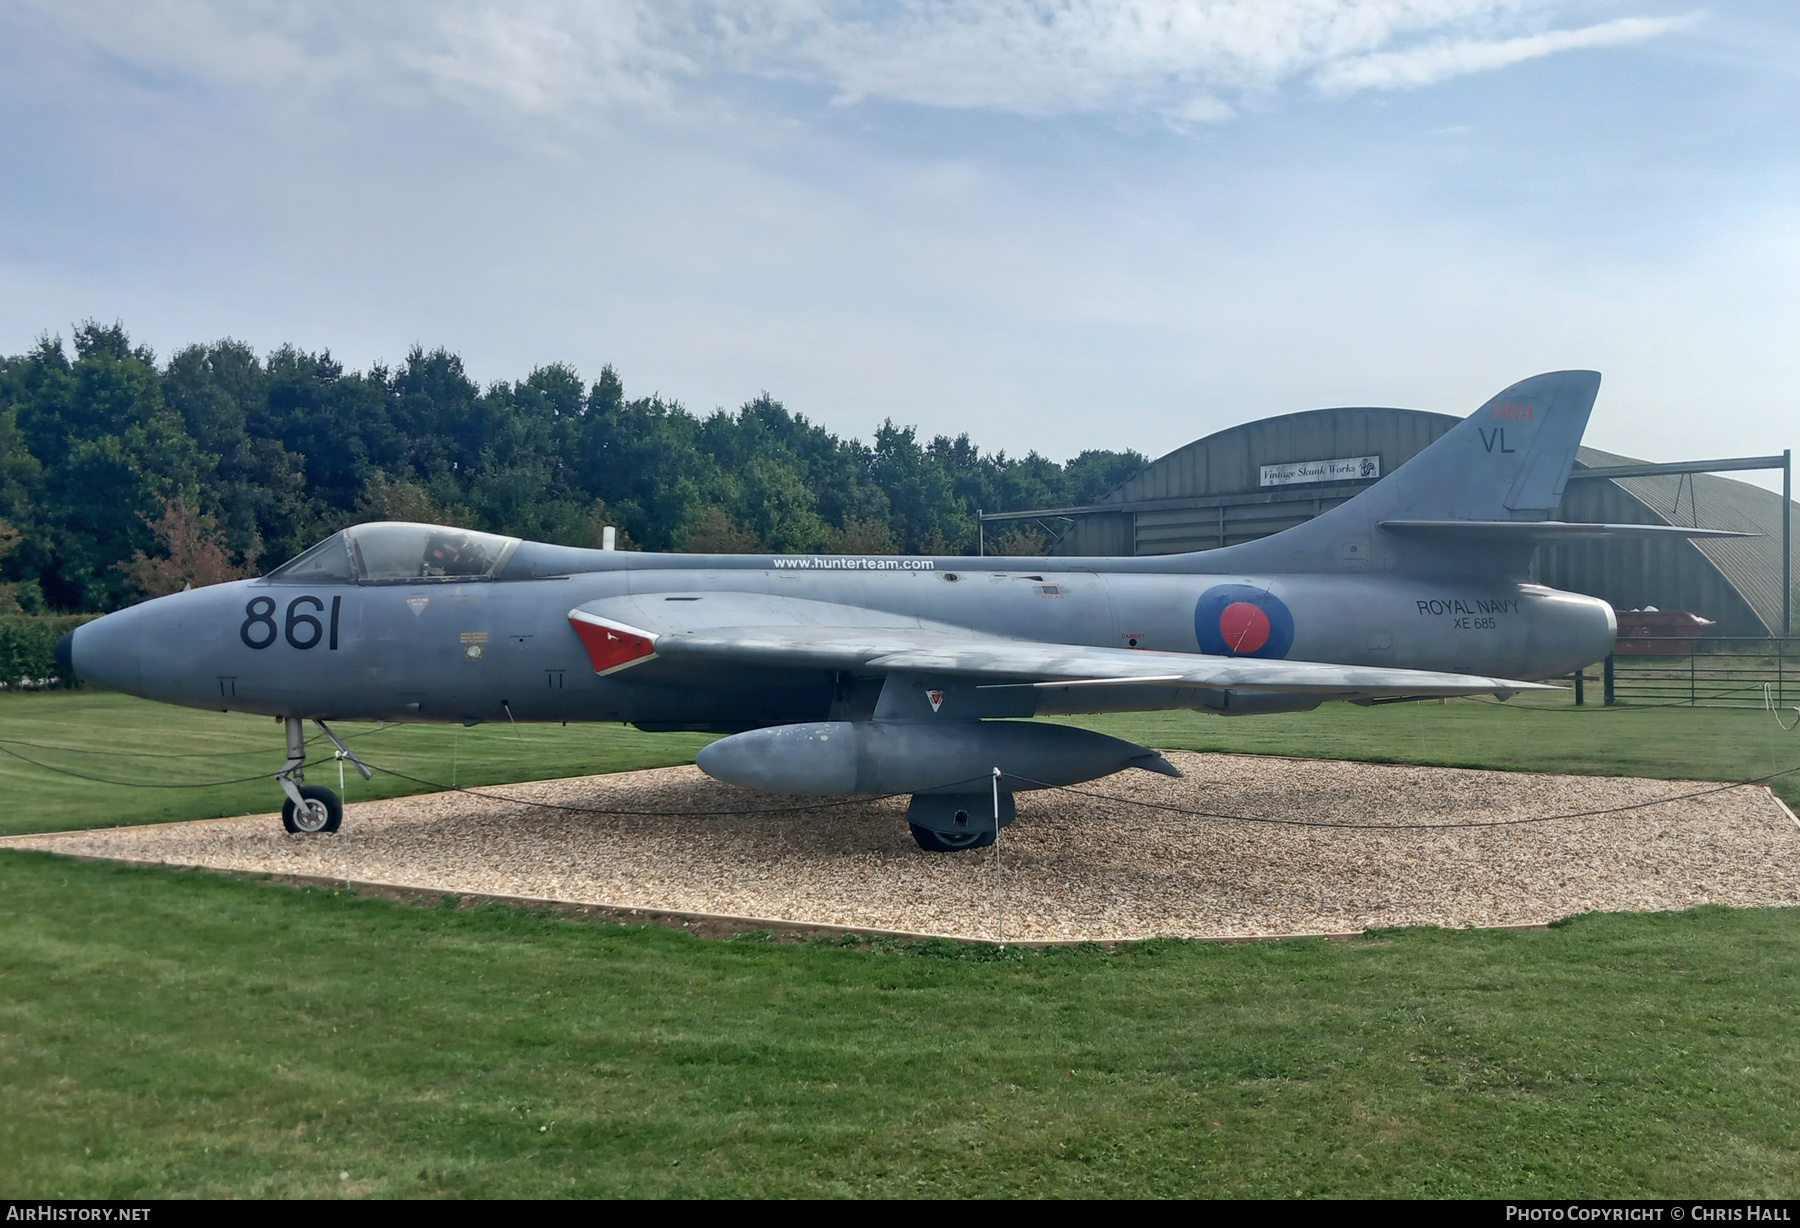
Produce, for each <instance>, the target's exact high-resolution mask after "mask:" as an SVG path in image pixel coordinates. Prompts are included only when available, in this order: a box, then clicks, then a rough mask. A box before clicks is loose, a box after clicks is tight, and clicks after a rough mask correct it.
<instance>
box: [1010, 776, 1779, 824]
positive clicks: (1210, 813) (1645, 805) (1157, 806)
mask: <svg viewBox="0 0 1800 1228" xmlns="http://www.w3.org/2000/svg"><path fill="white" fill-rule="evenodd" d="M1795 772H1800V767H1791V768H1784V769H1782V770H1781V771H1779V772H1770V773H1768V774H1767V775H1764V776H1752V777H1750V778H1749V779H1747V780H1734V781H1732V782H1731V783H1730V784H1723V785H1714V786H1713V787H1712V788H1710V789H1696V790H1694V791H1693V792H1692V793H1679V794H1676V795H1675V796H1674V797H1659V798H1655V799H1653V800H1651V801H1647V802H1632V803H1630V804H1629V805H1624V806H1605V807H1601V808H1600V809H1597V810H1576V811H1571V812H1570V813H1568V814H1542V815H1534V816H1532V817H1530V818H1524V819H1491V820H1488V821H1486V822H1478V823H1325V822H1320V821H1318V820H1316V819H1272V818H1266V817H1263V816H1261V815H1251V814H1227V813H1225V812H1223V811H1214V810H1195V809H1193V808H1191V807H1188V806H1175V805H1171V804H1170V803H1168V802H1147V801H1140V800H1138V799H1137V798H1132V797H1120V796H1119V795H1117V794H1114V793H1099V792H1096V791H1094V790H1092V789H1077V788H1075V787H1074V786H1072V785H1053V784H1048V783H1046V782H1044V781H1041V780H1032V779H1031V778H1030V777H1029V776H1015V777H1014V779H1016V780H1023V781H1026V782H1028V783H1030V784H1034V785H1038V786H1040V787H1042V788H1045V789H1055V790H1057V791H1058V792H1061V793H1073V794H1076V795H1077V796H1080V797H1091V798H1095V799H1097V800H1099V801H1107V802H1119V803H1121V804H1123V805H1126V806H1142V807H1144V808H1146V809H1149V810H1166V811H1169V812H1171V813H1174V814H1185V815H1191V816H1193V817H1195V818H1201V819H1218V820H1220V821H1222V822H1228V823H1262V824H1266V825H1268V826H1271V827H1328V828H1337V829H1341V830H1344V831H1461V830H1466V829H1471V828H1479V827H1525V826H1528V825H1530V824H1533V823H1558V822H1563V821H1567V820H1573V819H1592V818H1603V817H1605V816H1607V815H1612V814H1625V813H1627V812H1629V811H1633V810H1647V809H1649V808H1650V807H1652V806H1666V805H1668V804H1670V803H1671V802H1685V801H1691V800H1692V799H1694V798H1696V797H1708V796H1711V795H1712V794H1714V793H1726V792H1729V791H1730V790H1732V789H1744V788H1748V787H1750V786H1752V785H1762V784H1767V783H1768V782H1769V781H1771V780H1775V779H1776V778H1778V777H1781V776H1789V775H1792V774H1793V773H1795Z"/></svg>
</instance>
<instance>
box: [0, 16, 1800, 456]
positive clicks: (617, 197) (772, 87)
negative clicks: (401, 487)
mask: <svg viewBox="0 0 1800 1228" xmlns="http://www.w3.org/2000/svg"><path fill="white" fill-rule="evenodd" d="M1797 78H1800V10H1797V9H1796V8H1795V7H1794V6H1793V5H1792V4H1791V3H1780V2H1774V3H1766V4H1761V5H1758V4H1753V3H1746V4H1733V5H1731V6H1729V7H1726V6H1720V7H1717V8H1701V7H1696V6H1693V5H1687V4H1680V3H1665V2H1663V0H1596V2H1590V3H1577V2H1566V3H1558V2H1553V0H1260V2H1250V0H1221V2H1207V0H1192V2H1189V3H1169V2H1167V0H1130V2H1126V3H1119V4H1111V5H1105V4H1085V3H1076V2H1074V0H1067V2H1064V3H1040V2H1036V0H986V2H984V3H965V2H963V0H939V2H923V0H921V2H915V3H902V4H890V5H880V4H863V3H832V2H830V0H743V2H742V3H737V4H732V5H715V4H706V3H684V2H682V0H665V2H664V3H657V4H638V3H632V2H629V0H606V2H601V3H584V4H568V3H520V4H508V5H486V4H479V3H458V2H445V3H418V4H413V3H406V2H403V0H396V2H394V3H389V4H385V5H381V6H372V5H354V4H338V5H333V4H323V3H322V4H315V5H310V6H293V5H285V4H272V3H270V4H259V3H254V2H249V0H245V2H241V3H235V4H229V5H227V4H210V3H197V2H194V3H177V2H173V0H140V2H137V3H119V4H113V3H69V2H67V0H65V2H63V3H41V2H39V0H11V3H9V4H7V5H6V6H4V7H3V8H0V350H3V351H4V352H13V353H16V352H18V351H19V350H21V349H23V348H25V347H26V346H28V345H29V344H30V343H31V341H32V340H33V338H35V337H36V336H38V335H39V334H41V333H43V332H46V331H50V332H62V333H64V334H65V335H66V333H67V331H68V328H69V325H70V323H71V322H72V321H75V320H79V319H82V318H86V317H90V316H92V317H98V318H102V319H112V318H115V317H116V318H119V319H122V320H124V321H125V323H126V324H127V325H128V327H129V328H130V329H131V330H132V332H133V334H134V335H135V336H136V337H138V338H139V339H140V340H142V341H145V342H147V343H149V344H150V345H152V346H154V347H155V348H156V349H157V350H158V351H159V352H161V353H166V352H167V351H168V350H169V349H170V348H171V347H173V346H175V345H178V344H183V343H186V342H189V341H193V340H199V339H211V338H215V337H220V336H226V335H229V336H235V337H239V338H242V339H244V340H246V341H249V342H250V343H252V344H253V345H255V346H256V347H257V348H258V349H263V350H267V349H269V348H272V347H274V346H275V345H278V344H280V343H283V342H293V343H295V344H297V345H300V346H302V347H305V348H309V349H317V348H324V347H329V348H330V349H331V350H332V351H333V352H334V353H336V354H337V355H338V356H339V357H340V358H342V359H343V360H344V361H346V362H347V363H349V364H351V365H355V366H362V365H365V364H367V363H369V362H370V361H373V360H376V359H387V360H390V361H392V360H394V359H397V358H399V357H401V356H403V355H404V353H405V351H406V350H407V348H408V347H409V346H410V345H412V344H413V343H414V342H421V343H423V344H425V345H427V346H434V345H440V344H441V345H444V346H447V347H449V348H451V349H453V350H456V351H458V352H460V353H461V354H462V355H463V357H464V360H465V362H466V363H467V364H468V367H469V369H470V371H471V373H472V374H474V375H475V376H476V377H477V378H479V379H483V380H488V379H496V378H508V377H514V376H521V375H523V374H525V373H526V372H528V371H529V370H530V369H531V368H532V367H533V366H535V365H539V364H542V363H547V362H552V361H564V362H568V363H571V364H573V365H574V366H576V367H577V368H578V369H579V370H581V371H582V372H583V373H584V374H586V375H588V376H589V377H592V376H593V375H595V374H597V373H598V372H599V369H600V367H601V365H602V364H603V363H606V362H611V363H613V364H614V365H615V366H616V367H617V368H618V369H619V371H620V373H621V374H622V376H623V377H624V379H625V381H626V387H627V389H628V391H630V392H633V393H638V392H647V391H651V390H660V391H661V392H662V393H664V394H665V395H668V396H673V397H676V398H679V399H680V400H682V401H683V402H684V403H686V404H687V405H688V406H689V407H690V408H693V409H696V410H700V411H705V410H709V409H711V408H713V407H714V406H721V405H723V406H735V405H737V404H739V403H741V402H742V401H744V400H746V399H748V398H749V397H751V396H753V395H755V394H756V393H757V392H758V391H761V390H764V389H766V390H768V391H769V392H771V393H773V394H775V395H776V396H778V397H780V398H782V399H783V400H784V401H786V403H787V404H788V405H789V406H790V407H791V408H793V409H795V410H798V411H800V412H803V413H805V414H807V415H808V416H810V417H812V418H813V419H815V420H816V421H820V422H823V423H825V424H826V425H827V426H829V427H830V428H832V429H833V430H836V431H839V432H841V433H844V434H847V435H858V436H862V437H864V438H867V437H868V436H869V434H870V433H871V432H872V430H873V428H874V427H875V426H876V425H877V424H878V423H879V422H880V420H881V419H882V418H884V417H888V416H892V417H894V418H895V419H897V420H900V421H904V422H916V423H918V424H919V425H920V426H921V427H922V428H923V429H924V430H925V431H926V432H928V433H933V432H939V431H945V432H958V431H963V430H967V431H969V432H970V433H971V434H972V435H973V436H974V437H975V438H976V439H977V440H978V441H979V442H980V443H982V444H983V445H985V446H989V447H1004V448H1006V449H1008V450H1010V451H1013V452H1023V451H1025V450H1027V449H1030V448H1036V449H1038V450H1039V451H1042V452H1044V453H1046V454H1048V455H1051V456H1055V457H1058V458H1061V457H1066V456H1069V455H1071V454H1073V453H1074V452H1076V451H1079V450H1080V449H1082V448H1086V447H1121V446H1133V447H1137V448H1139V449H1141V450H1143V451H1145V452H1148V453H1150V454H1152V455H1155V454H1159V453H1161V452H1164V451H1167V450H1168V449H1170V448H1173V447H1176V446H1179V445H1180V444H1182V443H1185V442H1186V441H1188V440H1190V439H1193V438H1196V437H1198V436H1200V435H1203V434H1205V433H1207V432H1209V431H1212V430H1216V429H1219V428H1221V427H1224V426H1228V425H1231V424H1232V423H1235V422H1240V421H1243V420H1246V419H1248V418H1252V417H1259V416H1263V415H1267V414H1275V413H1284V412H1289V411H1292V410H1297V409H1304V408H1309V407H1313V406H1319V405H1334V404H1389V405H1407V406H1414V407H1418V408H1426V409H1435V410H1440V411H1443V412H1449V413H1467V412H1469V411H1471V410H1473V409H1474V408H1475V406H1476V405H1478V404H1479V403H1480V402H1481V401H1483V400H1485V399H1486V398H1487V397H1488V396H1489V395H1491V394H1492V393H1493V392H1495V391H1497V390H1498V389H1500V388H1501V387H1503V386H1504V385H1506V384H1507V383H1510V382H1512V381H1513V380H1515V379H1519V378H1522V377H1524V376H1526V375H1529V374H1532V373H1534V372H1537V371H1542V370H1547V369H1552V368H1556V367H1564V366H1588V367H1595V368H1598V369H1599V370H1601V371H1602V372H1604V374H1605V376H1606V382H1605V384H1604V386H1603V388H1602V391H1601V401H1600V405H1599V407H1598V408H1597V410H1596V412H1595V417H1594V421H1593V424H1592V426H1591V427H1590V430H1589V436H1588V438H1589V442H1591V443H1594V444H1596V445H1599V446H1602V447H1606V448H1609V449H1611V450H1614V451H1619V452H1624V453H1627V454H1632V455H1640V456H1649V457H1652V458H1655V459H1674V458H1677V457H1690V456H1707V455H1722V454H1727V453H1744V452H1768V451H1779V450H1780V449H1781V448H1783V447H1788V446H1797V445H1800V412H1796V410H1797V409H1800V396H1797V391H1800V344H1796V342H1797V341H1800V293H1797V291H1800V139H1797V138H1796V135H1795V134H1796V133H1800V88H1797V86H1800V80H1797Z"/></svg>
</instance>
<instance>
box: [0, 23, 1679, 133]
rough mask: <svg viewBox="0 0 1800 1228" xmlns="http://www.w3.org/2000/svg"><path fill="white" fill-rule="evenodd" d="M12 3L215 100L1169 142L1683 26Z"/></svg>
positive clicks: (79, 38) (92, 44)
mask: <svg viewBox="0 0 1800 1228" xmlns="http://www.w3.org/2000/svg"><path fill="white" fill-rule="evenodd" d="M25 2H26V4H27V5H29V6H30V8H31V11H34V12H35V14H36V17H37V20H38V21H39V22H41V23H44V24H46V25H50V26H53V27H55V28H59V29H60V30H61V31H62V32H63V33H64V34H65V35H67V36H71V37H73V38H74V39H76V40H77V41H80V42H83V43H86V44H88V45H89V46H90V47H91V48H93V49H95V50H98V51H100V52H103V53H104V54H105V55H106V56H108V57H112V58H114V59H116V60H118V61H121V62H124V63H128V64H133V65H136V66H139V67H140V68H149V69H151V70H153V71H162V72H174V73H178V74H185V75H189V76H193V77H197V78H200V79H202V80H205V81H208V82H214V83H222V84H226V85H231V86H249V87H254V86H259V85H260V86H263V87H266V88H282V89H293V88H302V89H304V88H307V87H311V88H314V89H330V88H335V87H337V86H339V85H342V84H344V83H345V82H347V81H351V80H355V79H362V80H363V81H364V82H365V83H367V84H372V85H375V86H377V87H379V88H389V89H391V88H394V87H396V86H398V87H402V88H404V87H405V86H406V84H407V83H409V82H410V83H411V84H412V85H413V86H415V87H417V86H420V85H424V86H427V87H431V88H436V89H446V90H449V91H452V92H455V93H462V94H464V95H472V96H474V97H476V98H480V99H482V100H483V101H484V103H488V104H491V103H492V102H493V101H495V100H498V101H499V102H500V103H502V104H504V105H505V106H506V107H508V108H510V109H512V110H514V111H517V112H521V113H525V114H539V115H541V114H544V113H549V112H555V111H558V110H562V109H566V108H569V107H571V106H577V105H581V104H595V103H598V104H626V105H632V106H640V107H650V108H657V109H659V108H665V107H667V106H669V105H670V103H671V100H672V99H673V98H674V97H675V96H676V95H677V94H678V93H679V92H680V91H683V90H696V89H697V90H700V91H704V90H706V89H707V87H708V85H709V83H710V82H713V81H714V79H716V78H718V77H720V76H721V75H724V76H729V75H737V76H742V77H748V78H752V79H765V80H780V81H790V82H801V83H805V84H809V85H813V86H816V87H819V88H822V89H825V90H828V91H830V92H831V93H832V94H833V95H835V97H836V98H837V100H838V101H840V102H844V103H854V102H855V101H857V100H860V99H864V98H882V99H888V100H892V101H899V102H906V103H913V104H919V105H925V106H932V107H944V108H974V109H984V110H992V111H998V112H1006V113H1014V114H1024V115H1055V114H1073V113H1092V112H1139V113H1149V114H1158V115H1162V116H1164V117H1166V118H1167V119H1169V121H1170V122H1171V123H1174V124H1175V125H1177V126H1184V125H1189V124H1194V123H1205V122H1216V121H1218V120H1220V119H1222V118H1226V117H1228V116H1229V115H1230V114H1232V113H1233V112H1234V111H1235V110H1236V106H1235V105H1234V103H1235V102H1237V101H1240V100H1242V99H1244V98H1246V97H1250V96H1257V95H1263V94H1267V93H1269V92H1271V91H1275V90H1279V89H1280V88H1282V87H1284V86H1288V85H1291V84H1295V83H1299V82H1306V81H1311V82H1314V83H1316V84H1317V86H1318V87H1319V88H1321V89H1323V90H1324V91H1326V92H1327V93H1334V94H1341V93H1345V92H1349V91H1352V90H1357V89H1365V88H1396V87H1400V86H1419V85H1426V84H1430V83H1432V82H1435V81H1440V80H1443V79H1444V78H1446V77H1450V76H1453V75H1457V74H1460V73H1468V72H1477V71H1482V70H1486V69H1491V68H1497V67H1501V66H1504V65H1507V64H1511V63H1516V62H1518V61H1520V60H1525V59H1530V58H1535V57H1538V56H1543V55H1549V54H1553V53H1555V52H1559V51H1568V50H1576V49H1579V48H1585V47H1595V46H1602V45H1608V44H1616V43H1621V42H1629V41H1636V40H1640V39H1645V38H1651V37H1654V36H1656V35H1660V34H1664V33H1667V32H1670V31H1673V30H1675V29H1678V28H1680V27H1681V26H1682V25H1684V24H1687V22H1688V21H1690V20H1691V18H1654V17H1623V18H1619V19H1615V20H1612V21H1606V22H1602V23H1600V24H1597V25H1588V26H1583V27H1580V28H1576V29H1569V30H1557V31H1550V32H1546V31H1545V30H1544V29H1543V27H1544V26H1545V25H1546V24H1548V23H1549V22H1550V21H1551V20H1552V19H1554V18H1555V17H1556V16H1558V15H1559V14H1563V13H1567V12H1569V11H1572V10H1580V9H1588V8H1591V7H1592V0H1568V2H1566V3H1558V2H1557V0H1110V2H1105V0H900V2H899V3H896V4H891V5H880V6H877V5H872V4H868V3H861V2H858V0H740V2H738V3H734V4H726V3H722V2H720V0H661V2H659V3H650V2H648V0H536V2H534V3H521V4H495V3H488V2H486V0H447V2H434V3H425V2H421V0H413V2H411V3H406V2H402V0H394V2H392V3H386V4H382V5H373V6H370V5H359V4H347V3H338V4H335V5H334V4H322V5H306V6H295V5H288V4H281V3H269V2H264V3H255V2H252V0H238V2H235V3H225V2H223V0H141V2H138V3H128V4H118V3H91V4H86V5H63V4H54V5H52V4H47V3H44V0H25ZM1420 40H1426V41H1420Z"/></svg>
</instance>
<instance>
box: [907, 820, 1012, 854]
mask: <svg viewBox="0 0 1800 1228" xmlns="http://www.w3.org/2000/svg"><path fill="white" fill-rule="evenodd" d="M911 826H912V833H913V839H914V840H916V841H918V842H919V847H920V848H922V849H924V850H925V851H926V852H927V853H964V852H967V851H968V850H970V849H984V848H986V847H987V846H988V845H990V844H992V843H993V842H994V833H993V832H991V831H971V832H956V833H954V834H953V833H951V832H947V831H932V830H931V829H930V828H929V827H920V826H919V825H918V824H917V823H914V824H912V825H911Z"/></svg>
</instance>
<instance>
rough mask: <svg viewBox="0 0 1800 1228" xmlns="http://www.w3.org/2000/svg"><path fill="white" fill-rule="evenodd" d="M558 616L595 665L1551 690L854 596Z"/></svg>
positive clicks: (1341, 693)
mask: <svg viewBox="0 0 1800 1228" xmlns="http://www.w3.org/2000/svg"><path fill="white" fill-rule="evenodd" d="M569 621H570V623H571V624H572V625H573V626H574V627H575V630H576V632H577V633H578V634H579V635H580V636H581V638H582V641H583V643H585V644H586V645H587V647H588V652H589V655H590V657H592V658H593V663H594V668H595V669H596V670H598V671H600V672H602V673H610V672H613V671H616V670H620V669H625V668H629V667H630V666H633V665H639V664H642V663H644V662H646V661H649V660H651V659H652V658H656V657H661V658H664V659H666V660H670V661H679V660H686V661H698V662H706V661H714V662H719V663H730V664H738V665H760V666H769V667H776V668H787V669H795V668H800V669H809V668H810V669H822V670H844V671H849V672H853V673H860V674H887V673H918V674H948V675H955V676H960V677H966V678H971V679H974V680H977V682H978V683H981V684H985V685H990V686H1041V687H1053V686H1081V685H1103V684H1111V685H1160V686H1176V687H1197V688H1207V689H1215V690H1225V689H1230V690H1234V691H1262V692H1271V693H1290V694H1311V695H1320V696H1324V697H1328V698H1333V699H1350V698H1366V699H1379V698H1385V697H1393V696H1415V695H1416V696H1444V695H1479V694H1509V693H1512V692H1516V691H1545V690H1556V689H1558V688H1556V687H1552V686H1546V685H1544V684H1541V683H1533V682H1522V681H1518V680H1514V679H1507V678H1491V677H1486V676H1483V675H1477V674H1456V673H1442V672H1437V671H1431V670H1415V669H1392V668H1384V667H1380V666H1369V665H1334V664H1329V663H1324V662H1317V661H1286V660H1269V659H1263V658H1257V657H1219V656H1206V655H1203V654H1200V653H1185V652H1160V651H1154V650H1148V649H1125V648H1102V647H1093V646H1089V645H1083V644H1057V643H1045V642H1040V641H1035V640H1021V639H1011V638H1007V637H1003V636H994V635H987V634H983V633H981V632H978V631H973V630H970V629H968V628H965V627H955V626H951V625H948V624H943V623H933V622H930V621H928V620H923V619H915V618H907V617H904V616H897V615H883V614H879V613H876V612H874V611H869V610H865V609H861V608H858V607H854V606H837V605H833V604H832V603H829V602H818V601H802V600H794V599H783V598H765V597H761V596H758V595H754V594H719V593H712V594H705V593H700V594H691V595H690V594H661V595H658V596H656V597H630V598H615V599H610V600H603V601H595V602H590V603H589V604H587V605H584V606H580V607H577V608H576V609H574V610H571V611H570V612H569Z"/></svg>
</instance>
